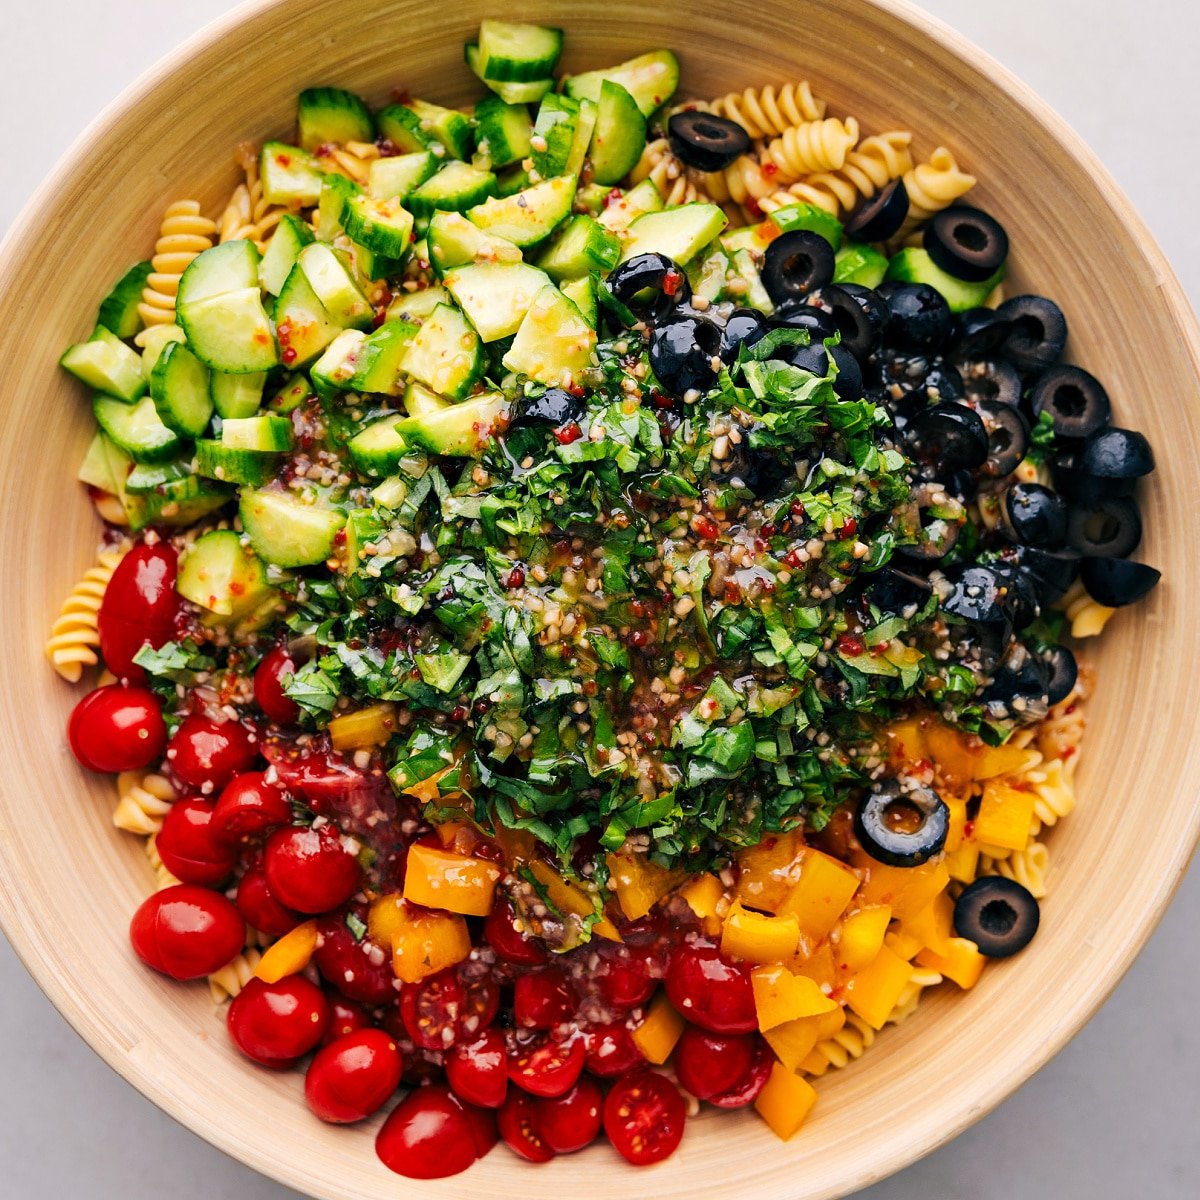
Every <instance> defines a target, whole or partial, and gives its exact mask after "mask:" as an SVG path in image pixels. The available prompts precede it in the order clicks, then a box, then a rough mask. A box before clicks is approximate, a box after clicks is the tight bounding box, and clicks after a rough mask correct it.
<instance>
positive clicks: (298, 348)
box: [275, 247, 342, 367]
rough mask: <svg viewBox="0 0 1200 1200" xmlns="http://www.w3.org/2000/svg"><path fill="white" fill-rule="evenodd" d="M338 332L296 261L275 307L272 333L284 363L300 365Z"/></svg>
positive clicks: (330, 340)
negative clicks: (276, 339)
mask: <svg viewBox="0 0 1200 1200" xmlns="http://www.w3.org/2000/svg"><path fill="white" fill-rule="evenodd" d="M306 249H307V247H306ZM341 331H342V327H341V326H340V325H339V324H338V323H337V322H336V321H335V320H334V319H333V318H332V317H331V316H330V315H329V313H328V312H327V311H326V309H325V306H324V305H323V304H322V303H321V301H320V299H318V297H317V294H316V292H314V291H313V288H312V284H310V283H309V282H308V276H307V275H305V273H304V268H303V267H302V266H301V265H300V264H299V263H298V262H297V263H296V265H295V266H294V267H293V268H292V270H291V273H290V274H289V275H288V277H287V281H286V282H285V283H284V285H283V288H282V290H281V291H280V293H279V299H278V301H276V304H275V332H276V334H277V335H278V337H279V350H280V356H281V357H282V359H283V361H284V362H285V363H286V364H287V365H288V366H296V367H299V366H303V365H304V364H305V363H307V362H309V361H311V360H312V359H313V358H315V357H316V356H317V355H318V354H320V353H321V351H322V350H324V349H325V347H326V346H328V345H329V343H330V342H332V341H333V339H334V338H335V337H337V335H338V334H339V333H341Z"/></svg>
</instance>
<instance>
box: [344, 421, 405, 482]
mask: <svg viewBox="0 0 1200 1200" xmlns="http://www.w3.org/2000/svg"><path fill="white" fill-rule="evenodd" d="M405 419H406V418H405V416H404V414H403V413H392V414H391V416H387V417H384V418H383V419H382V420H379V421H373V422H372V423H371V424H370V425H368V426H367V427H366V428H365V429H363V430H362V431H361V432H359V433H356V434H355V435H354V437H352V438H351V439H350V441H349V442H347V443H346V448H347V449H348V450H349V451H350V459H351V461H352V462H353V463H354V465H355V467H356V468H357V469H358V470H359V471H361V472H362V473H363V474H364V475H373V476H376V477H378V476H381V475H390V474H391V473H392V472H394V471H395V470H396V467H397V465H398V464H399V462H400V460H401V459H402V458H403V457H404V455H405V453H406V452H407V450H408V446H407V444H406V443H405V441H404V438H402V437H401V436H400V434H398V433H397V432H396V426H397V425H398V424H400V422H401V421H403V420H405Z"/></svg>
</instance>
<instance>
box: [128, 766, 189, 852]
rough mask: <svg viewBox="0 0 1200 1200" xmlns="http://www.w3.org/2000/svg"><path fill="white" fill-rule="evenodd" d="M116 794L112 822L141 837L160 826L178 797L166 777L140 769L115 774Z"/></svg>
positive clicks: (155, 831)
mask: <svg viewBox="0 0 1200 1200" xmlns="http://www.w3.org/2000/svg"><path fill="white" fill-rule="evenodd" d="M117 795H118V797H119V799H118V800H117V807H116V808H115V809H114V810H113V815H112V823H113V824H114V825H115V826H116V827H117V828H118V829H124V830H125V831H126V832H128V833H137V834H141V836H142V837H150V836H151V835H152V834H155V833H157V832H158V831H159V830H160V829H161V828H162V823H163V817H165V816H166V815H167V813H168V812H170V811H171V805H172V804H174V803H175V800H176V799H177V798H178V797H177V793H176V791H175V788H174V787H173V786H172V784H171V781H170V780H169V779H167V778H165V777H164V776H162V775H156V774H154V773H153V772H150V773H147V774H144V773H142V772H141V771H122V772H121V773H120V775H118V776H117Z"/></svg>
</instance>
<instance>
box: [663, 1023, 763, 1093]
mask: <svg viewBox="0 0 1200 1200" xmlns="http://www.w3.org/2000/svg"><path fill="white" fill-rule="evenodd" d="M756 1050H757V1047H756V1045H755V1042H754V1038H753V1036H752V1035H750V1034H748V1033H736V1034H732V1035H721V1034H719V1033H709V1032H708V1031H707V1030H705V1029H698V1028H696V1026H695V1025H689V1026H688V1027H687V1029H685V1030H684V1031H683V1035H682V1036H681V1037H680V1039H679V1042H678V1043H677V1045H676V1046H675V1054H674V1057H673V1058H672V1060H671V1061H672V1063H673V1064H674V1067H675V1074H676V1076H677V1077H678V1079H679V1082H680V1084H681V1085H682V1086H683V1087H684V1088H686V1089H687V1090H688V1091H689V1092H691V1093H692V1095H693V1096H695V1097H696V1099H697V1100H709V1099H711V1098H712V1097H713V1096H716V1095H719V1094H720V1093H722V1092H728V1091H729V1090H730V1089H731V1088H734V1087H737V1085H738V1084H739V1083H740V1082H741V1080H742V1079H744V1078H745V1077H746V1076H747V1075H748V1074H749V1073H750V1068H751V1066H752V1065H753V1063H754V1056H755V1051H756Z"/></svg>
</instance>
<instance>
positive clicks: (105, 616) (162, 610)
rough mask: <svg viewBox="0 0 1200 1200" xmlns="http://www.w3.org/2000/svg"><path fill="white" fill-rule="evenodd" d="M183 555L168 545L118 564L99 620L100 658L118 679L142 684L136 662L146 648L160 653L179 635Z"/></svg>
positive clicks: (136, 552)
mask: <svg viewBox="0 0 1200 1200" xmlns="http://www.w3.org/2000/svg"><path fill="white" fill-rule="evenodd" d="M177 567H178V556H177V555H176V553H175V551H174V550H173V549H172V548H171V547H170V546H168V545H166V544H164V543H161V542H160V543H159V544H158V545H156V546H146V545H141V546H135V547H134V548H133V549H132V550H130V552H129V553H128V554H127V555H125V557H124V558H123V559H121V561H120V562H119V563H118V564H117V569H116V570H115V571H114V572H113V576H112V579H110V580H109V583H108V587H106V588H105V589H104V599H103V600H102V601H101V602H100V611H99V612H98V613H97V617H96V627H97V631H98V632H99V634H100V656H101V658H103V659H104V665H105V666H106V667H108V669H109V670H110V671H111V672H112V673H113V674H114V675H117V676H120V677H121V678H123V679H129V680H132V681H133V682H134V683H141V682H142V681H144V680H145V678H146V672H145V671H143V670H142V668H141V667H139V666H137V665H136V664H135V663H134V661H133V657H134V655H135V654H137V652H138V651H139V650H140V649H141V648H142V647H143V646H144V645H146V644H147V643H149V644H150V645H151V646H153V647H154V648H155V649H158V647H159V646H161V645H163V644H164V643H166V642H169V641H170V640H171V639H172V637H174V635H175V621H176V618H177V616H178V615H179V610H180V608H181V606H182V602H181V600H180V598H179V593H178V592H176V591H175V575H176V570H177Z"/></svg>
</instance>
